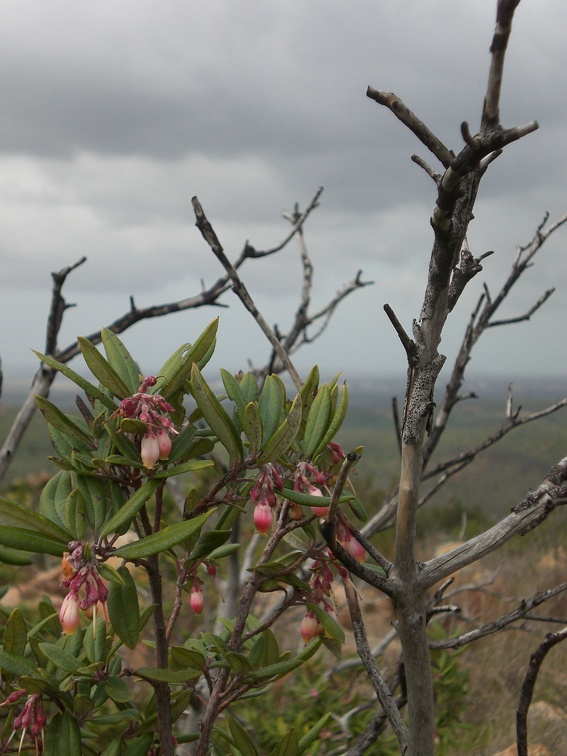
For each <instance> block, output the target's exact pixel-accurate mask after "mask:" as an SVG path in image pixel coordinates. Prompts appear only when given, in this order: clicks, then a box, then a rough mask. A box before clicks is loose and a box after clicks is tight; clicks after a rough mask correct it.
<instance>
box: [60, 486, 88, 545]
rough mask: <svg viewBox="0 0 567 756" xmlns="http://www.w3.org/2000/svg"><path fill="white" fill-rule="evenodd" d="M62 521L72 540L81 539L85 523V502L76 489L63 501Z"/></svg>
mask: <svg viewBox="0 0 567 756" xmlns="http://www.w3.org/2000/svg"><path fill="white" fill-rule="evenodd" d="M63 519H64V522H65V525H66V526H67V527H68V528H69V532H70V533H72V534H73V538H75V539H80V538H82V537H83V535H84V533H85V523H86V517H85V500H84V499H83V494H82V493H81V492H80V491H79V489H78V488H74V489H73V490H72V491H71V493H70V494H69V496H68V497H67V499H66V501H65V508H64V511H63Z"/></svg>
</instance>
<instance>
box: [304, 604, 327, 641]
mask: <svg viewBox="0 0 567 756" xmlns="http://www.w3.org/2000/svg"><path fill="white" fill-rule="evenodd" d="M322 632H323V625H322V624H321V623H320V622H319V620H318V619H317V617H316V616H315V613H314V612H313V611H312V610H311V609H310V610H309V611H308V612H307V613H306V615H305V616H304V617H303V619H302V620H301V625H300V626H299V634H300V635H301V637H302V639H303V642H304V643H309V641H312V640H313V638H315V637H316V636H317V635H320V634H321V633H322Z"/></svg>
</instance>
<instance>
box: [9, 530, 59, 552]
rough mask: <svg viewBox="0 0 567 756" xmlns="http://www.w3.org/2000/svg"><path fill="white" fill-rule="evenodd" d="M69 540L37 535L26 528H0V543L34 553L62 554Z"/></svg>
mask: <svg viewBox="0 0 567 756" xmlns="http://www.w3.org/2000/svg"><path fill="white" fill-rule="evenodd" d="M69 540H70V539H69ZM69 540H66V541H61V540H57V539H55V538H51V537H49V536H47V535H39V534H38V533H36V532H35V531H33V530H28V529H27V528H14V527H10V526H3V527H1V528H0V544H2V545H3V546H9V547H10V548H12V549H19V550H20V551H27V552H32V553H34V554H51V555H52V556H58V557H60V556H63V553H64V552H65V551H67V544H68V542H69Z"/></svg>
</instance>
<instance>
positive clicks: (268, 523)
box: [254, 501, 272, 535]
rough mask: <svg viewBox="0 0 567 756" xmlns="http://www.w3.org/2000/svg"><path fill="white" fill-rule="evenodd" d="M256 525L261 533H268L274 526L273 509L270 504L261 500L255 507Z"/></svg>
mask: <svg viewBox="0 0 567 756" xmlns="http://www.w3.org/2000/svg"><path fill="white" fill-rule="evenodd" d="M254 525H255V526H256V530H257V531H258V533H260V535H266V533H268V532H269V530H270V529H271V527H272V510H271V509H270V506H269V504H263V503H262V502H261V501H259V502H258V503H257V504H256V506H255V507H254Z"/></svg>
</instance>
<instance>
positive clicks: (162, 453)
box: [157, 430, 171, 459]
mask: <svg viewBox="0 0 567 756" xmlns="http://www.w3.org/2000/svg"><path fill="white" fill-rule="evenodd" d="M157 442H158V448H159V458H160V459H168V458H169V455H170V453H171V439H170V437H169V436H168V435H167V433H165V431H162V430H159V431H158V432H157Z"/></svg>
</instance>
